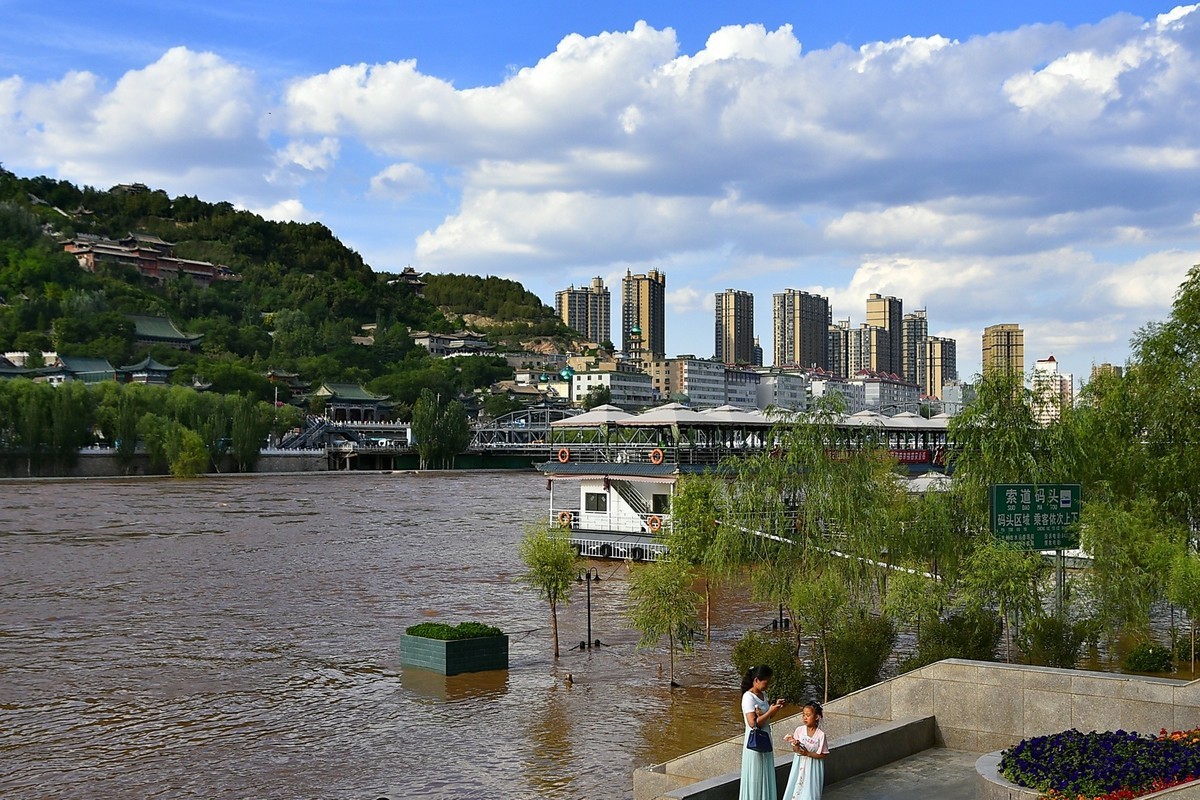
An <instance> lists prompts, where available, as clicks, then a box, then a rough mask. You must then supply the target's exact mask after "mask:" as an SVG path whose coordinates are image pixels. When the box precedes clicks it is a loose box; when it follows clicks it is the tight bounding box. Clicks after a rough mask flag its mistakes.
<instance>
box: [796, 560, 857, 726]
mask: <svg viewBox="0 0 1200 800" xmlns="http://www.w3.org/2000/svg"><path fill="white" fill-rule="evenodd" d="M849 605H850V592H849V591H848V590H847V588H846V583H845V581H844V580H843V579H842V576H841V575H840V574H839V573H838V572H837V571H836V570H833V569H826V570H825V571H823V572H822V573H821V575H820V576H819V577H817V579H816V580H812V579H811V578H809V577H808V576H805V575H797V576H796V578H795V580H794V581H793V582H792V594H791V602H790V603H789V607H790V608H791V610H792V615H793V616H794V618H795V619H797V620H798V621H799V622H800V625H801V626H803V628H804V629H805V630H807V631H809V632H810V633H811V634H812V636H813V638H814V640H815V644H814V648H813V650H814V659H813V660H814V661H815V660H816V655H817V654H818V653H819V654H820V657H821V662H822V666H823V667H824V676H825V679H824V681H823V682H822V685H823V686H824V690H825V702H826V703H828V702H829V649H830V648H829V641H830V637H831V635H832V634H833V632H834V631H835V630H837V628H838V627H839V626H840V625H841V624H842V621H843V620H844V619H845V617H846V612H847V607H848V606H849Z"/></svg>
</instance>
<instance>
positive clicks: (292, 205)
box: [239, 198, 317, 222]
mask: <svg viewBox="0 0 1200 800" xmlns="http://www.w3.org/2000/svg"><path fill="white" fill-rule="evenodd" d="M239 207H241V208H244V209H246V210H247V211H252V212H254V213H255V214H258V215H259V216H260V217H263V218H264V219H270V220H275V221H276V222H313V221H315V220H316V219H317V215H316V214H313V213H312V212H311V211H309V210H308V209H306V208H305V207H304V204H303V203H302V202H300V201H299V200H296V199H294V198H291V199H288V200H280V201H279V202H278V203H274V204H272V205H269V206H258V207H254V206H239Z"/></svg>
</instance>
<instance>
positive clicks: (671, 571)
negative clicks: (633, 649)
mask: <svg viewBox="0 0 1200 800" xmlns="http://www.w3.org/2000/svg"><path fill="white" fill-rule="evenodd" d="M699 602H700V595H698V594H697V593H696V592H695V591H694V590H693V589H692V573H691V570H690V569H688V568H687V567H686V566H684V565H682V564H677V563H674V562H672V561H667V560H662V561H655V562H653V563H651V564H646V565H643V566H638V567H634V568H633V569H632V570H631V571H630V574H629V612H628V613H629V621H630V622H631V623H632V624H633V627H634V629H636V630H637V631H638V632H639V633H641V638H640V639H639V640H638V647H639V648H645V647H653V646H654V645H656V644H658V641H659V640H660V639H661V638H662V637H663V636H666V637H667V648H668V651H669V653H670V661H671V668H670V673H669V676H670V681H671V686H673V687H674V686H677V685H678V684H676V683H675V647H676V645H678V646H679V647H680V648H681V649H682V650H683V651H684V652H691V650H692V639H693V635H692V629H693V627H694V626H695V624H696V606H697V604H698V603H699Z"/></svg>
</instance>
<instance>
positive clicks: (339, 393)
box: [312, 383, 392, 422]
mask: <svg viewBox="0 0 1200 800" xmlns="http://www.w3.org/2000/svg"><path fill="white" fill-rule="evenodd" d="M312 397H319V398H323V399H324V401H325V416H326V417H328V418H329V419H331V420H333V421H334V422H381V421H383V420H384V418H386V417H387V416H389V415H390V414H391V411H392V404H391V402H389V399H388V396H387V395H380V394H372V393H371V392H368V391H367V390H366V389H364V388H363V387H362V386H361V385H359V384H356V383H322V384H321V386H320V387H319V388H318V389H317V390H316V391H315V392H313V393H312Z"/></svg>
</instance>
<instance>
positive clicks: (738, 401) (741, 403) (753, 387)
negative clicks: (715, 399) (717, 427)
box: [723, 366, 759, 409]
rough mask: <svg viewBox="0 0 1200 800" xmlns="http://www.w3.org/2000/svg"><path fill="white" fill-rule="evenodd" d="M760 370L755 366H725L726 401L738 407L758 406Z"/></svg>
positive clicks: (749, 407) (727, 403) (726, 403)
mask: <svg viewBox="0 0 1200 800" xmlns="http://www.w3.org/2000/svg"><path fill="white" fill-rule="evenodd" d="M758 381H759V374H758V370H756V369H755V368H754V367H731V366H726V367H725V403H724V404H723V405H731V406H737V407H738V408H743V409H751V408H758Z"/></svg>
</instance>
